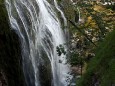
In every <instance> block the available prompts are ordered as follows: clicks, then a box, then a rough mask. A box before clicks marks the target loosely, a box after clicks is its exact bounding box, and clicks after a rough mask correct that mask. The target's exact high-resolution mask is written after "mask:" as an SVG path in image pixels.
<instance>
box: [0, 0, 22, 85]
mask: <svg viewBox="0 0 115 86" xmlns="http://www.w3.org/2000/svg"><path fill="white" fill-rule="evenodd" d="M19 46H20V41H19V38H18V36H17V35H16V34H15V32H14V31H12V30H11V29H10V26H9V23H8V15H7V11H6V8H5V4H4V0H0V72H1V71H2V72H3V73H1V74H4V76H5V78H6V81H5V82H7V85H8V86H24V76H23V72H22V67H21V66H22V64H21V49H20V47H19ZM1 76H3V75H1ZM0 82H1V80H0ZM2 85H3V86H6V85H4V84H3V83H2Z"/></svg>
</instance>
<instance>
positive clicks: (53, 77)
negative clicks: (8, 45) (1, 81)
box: [6, 0, 71, 86]
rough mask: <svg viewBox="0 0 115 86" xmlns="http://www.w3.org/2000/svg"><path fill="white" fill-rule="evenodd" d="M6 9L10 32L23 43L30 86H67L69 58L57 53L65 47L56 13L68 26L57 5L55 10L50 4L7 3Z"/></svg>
mask: <svg viewBox="0 0 115 86" xmlns="http://www.w3.org/2000/svg"><path fill="white" fill-rule="evenodd" d="M6 8H7V11H8V16H9V22H10V25H11V28H12V30H14V31H15V32H16V33H17V34H18V36H19V38H20V41H21V49H22V59H23V62H22V63H23V71H24V75H25V81H26V83H27V86H68V84H69V78H71V76H70V74H69V72H70V70H69V65H68V64H67V62H66V56H65V55H61V56H58V55H57V51H56V47H57V46H59V45H60V44H62V45H63V44H64V43H66V39H65V35H64V32H63V30H62V27H61V24H60V21H59V19H58V17H57V14H56V12H55V11H54V9H55V10H56V9H57V11H59V12H60V14H61V16H62V18H63V20H64V24H65V25H66V18H65V16H64V14H63V12H62V11H61V10H60V9H59V7H58V4H57V1H56V0H54V6H52V5H51V4H50V3H49V2H48V1H47V0H6ZM64 47H65V49H67V48H66V46H64ZM59 61H61V62H59ZM49 82H50V83H49ZM17 84H18V83H17Z"/></svg>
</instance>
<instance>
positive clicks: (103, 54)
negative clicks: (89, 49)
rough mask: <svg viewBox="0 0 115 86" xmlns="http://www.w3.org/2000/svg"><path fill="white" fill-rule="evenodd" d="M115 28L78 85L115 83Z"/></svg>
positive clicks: (89, 85)
mask: <svg viewBox="0 0 115 86" xmlns="http://www.w3.org/2000/svg"><path fill="white" fill-rule="evenodd" d="M114 37H115V30H114V31H113V32H112V33H110V34H109V35H108V36H107V37H106V39H105V40H104V41H103V42H102V43H101V44H100V46H99V47H98V49H97V51H96V56H95V57H94V58H93V59H92V60H91V61H90V63H89V66H88V69H87V71H86V74H84V75H83V77H82V78H81V79H80V81H79V84H78V86H94V85H95V83H96V82H98V83H99V86H112V84H115V40H114Z"/></svg>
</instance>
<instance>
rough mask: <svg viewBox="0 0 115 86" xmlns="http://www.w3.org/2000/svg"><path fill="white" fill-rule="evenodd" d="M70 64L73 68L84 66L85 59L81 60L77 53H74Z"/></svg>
mask: <svg viewBox="0 0 115 86" xmlns="http://www.w3.org/2000/svg"><path fill="white" fill-rule="evenodd" d="M69 63H70V64H71V66H76V65H83V63H84V62H83V58H81V57H80V56H79V55H78V54H77V53H75V52H72V53H70V57H69Z"/></svg>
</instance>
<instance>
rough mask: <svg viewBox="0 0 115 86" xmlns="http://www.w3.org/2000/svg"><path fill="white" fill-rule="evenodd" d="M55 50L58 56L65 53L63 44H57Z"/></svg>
mask: <svg viewBox="0 0 115 86" xmlns="http://www.w3.org/2000/svg"><path fill="white" fill-rule="evenodd" d="M56 51H57V54H58V56H61V55H62V54H64V55H65V54H66V51H65V48H64V46H63V45H59V46H57V47H56Z"/></svg>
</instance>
